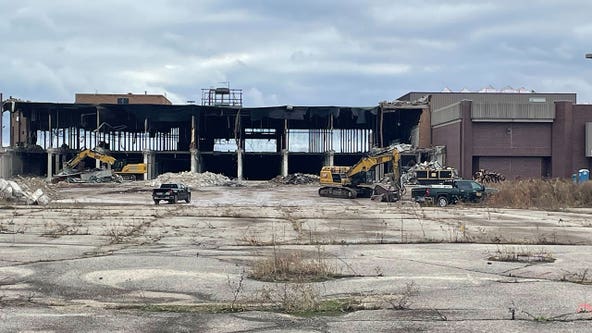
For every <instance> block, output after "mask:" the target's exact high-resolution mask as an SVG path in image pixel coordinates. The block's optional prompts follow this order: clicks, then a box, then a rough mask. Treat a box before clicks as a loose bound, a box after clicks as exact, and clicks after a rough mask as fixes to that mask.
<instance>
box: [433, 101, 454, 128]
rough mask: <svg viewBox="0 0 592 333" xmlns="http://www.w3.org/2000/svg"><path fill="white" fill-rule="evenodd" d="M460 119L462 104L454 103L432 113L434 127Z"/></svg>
mask: <svg viewBox="0 0 592 333" xmlns="http://www.w3.org/2000/svg"><path fill="white" fill-rule="evenodd" d="M457 119H460V103H454V104H452V105H448V106H446V107H443V108H441V109H438V110H434V112H432V126H436V125H440V124H444V123H447V122H450V121H453V120H457Z"/></svg>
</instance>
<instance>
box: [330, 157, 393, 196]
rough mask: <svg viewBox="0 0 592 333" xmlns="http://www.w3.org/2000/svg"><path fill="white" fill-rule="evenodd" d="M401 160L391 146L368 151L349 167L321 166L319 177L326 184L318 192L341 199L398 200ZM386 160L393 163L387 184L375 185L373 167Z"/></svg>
mask: <svg viewBox="0 0 592 333" xmlns="http://www.w3.org/2000/svg"><path fill="white" fill-rule="evenodd" d="M400 160H401V156H400V152H399V149H398V148H397V146H390V147H388V148H385V149H381V150H378V151H374V152H371V153H370V154H368V155H367V156H365V157H363V158H362V159H360V161H358V163H356V164H355V165H353V166H351V167H348V166H325V167H323V168H322V169H321V174H320V180H319V181H320V183H321V185H325V186H323V187H321V188H320V189H319V195H320V196H322V197H331V198H344V199H355V198H371V197H372V196H380V197H381V200H382V201H397V200H399V199H400V196H401V194H402V193H401V192H402V186H401V167H400ZM388 162H392V173H391V174H390V182H389V183H390V184H389V185H388V186H383V185H380V184H374V183H373V171H374V169H375V168H376V166H377V165H380V164H384V163H388Z"/></svg>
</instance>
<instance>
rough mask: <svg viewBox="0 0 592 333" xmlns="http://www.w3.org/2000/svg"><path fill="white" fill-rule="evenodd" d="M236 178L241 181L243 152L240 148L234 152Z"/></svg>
mask: <svg viewBox="0 0 592 333" xmlns="http://www.w3.org/2000/svg"><path fill="white" fill-rule="evenodd" d="M236 178H238V180H243V150H242V149H241V148H238V149H237V150H236Z"/></svg>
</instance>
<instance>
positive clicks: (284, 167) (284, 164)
mask: <svg viewBox="0 0 592 333" xmlns="http://www.w3.org/2000/svg"><path fill="white" fill-rule="evenodd" d="M287 175H288V149H282V177H286V176H287Z"/></svg>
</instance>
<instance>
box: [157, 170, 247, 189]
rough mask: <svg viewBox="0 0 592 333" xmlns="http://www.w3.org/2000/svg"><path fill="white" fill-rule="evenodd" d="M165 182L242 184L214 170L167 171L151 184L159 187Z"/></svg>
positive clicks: (196, 184) (211, 184)
mask: <svg viewBox="0 0 592 333" xmlns="http://www.w3.org/2000/svg"><path fill="white" fill-rule="evenodd" d="M164 183H182V184H185V185H188V186H190V187H206V186H240V183H239V182H238V181H236V180H231V179H230V178H228V177H226V176H224V175H221V174H217V173H212V172H202V173H194V172H190V171H183V172H179V173H173V172H167V173H164V174H162V175H159V176H158V177H157V178H156V179H154V180H152V181H151V182H150V186H152V187H159V186H160V184H164Z"/></svg>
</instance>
